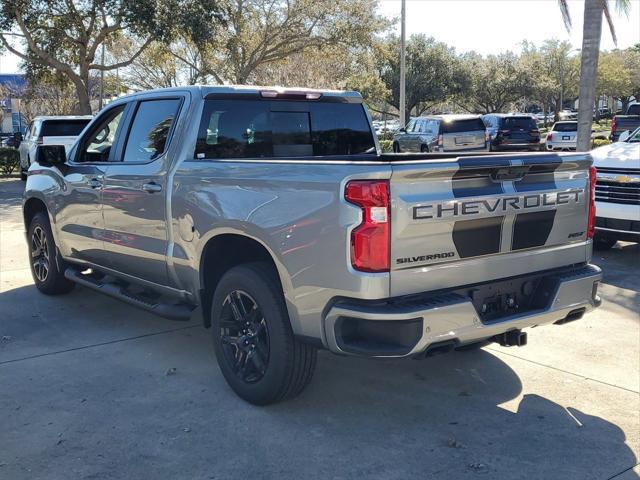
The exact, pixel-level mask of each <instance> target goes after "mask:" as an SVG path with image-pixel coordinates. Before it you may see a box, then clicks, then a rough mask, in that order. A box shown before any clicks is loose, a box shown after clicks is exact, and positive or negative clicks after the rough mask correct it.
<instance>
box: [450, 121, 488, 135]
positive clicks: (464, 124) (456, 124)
mask: <svg viewBox="0 0 640 480" xmlns="http://www.w3.org/2000/svg"><path fill="white" fill-rule="evenodd" d="M440 128H441V131H442V133H462V132H474V131H477V130H484V129H485V127H484V123H482V120H481V119H480V118H466V119H464V120H449V121H446V120H445V121H443V122H442V123H441V127H440Z"/></svg>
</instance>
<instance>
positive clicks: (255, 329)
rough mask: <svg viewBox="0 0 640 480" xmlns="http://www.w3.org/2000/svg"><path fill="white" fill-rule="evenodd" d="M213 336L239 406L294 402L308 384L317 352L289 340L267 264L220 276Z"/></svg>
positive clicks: (282, 307) (277, 285) (213, 305)
mask: <svg viewBox="0 0 640 480" xmlns="http://www.w3.org/2000/svg"><path fill="white" fill-rule="evenodd" d="M232 299H233V301H232ZM234 309H235V312H234ZM236 312H237V313H236ZM245 312H246V313H245ZM211 330H212V333H213V347H214V350H215V354H216V358H217V359H218V366H219V367H220V370H221V371H222V375H223V376H224V378H225V380H226V381H227V383H228V384H229V386H230V387H231V389H232V390H233V391H234V392H235V393H236V394H237V395H238V396H239V397H240V398H242V399H243V400H245V401H247V402H249V403H252V404H254V405H269V404H272V403H276V402H279V401H282V400H285V399H289V398H293V397H295V396H296V395H298V394H300V393H301V392H302V391H303V390H304V388H305V387H306V386H307V385H308V384H309V382H310V381H311V378H312V376H313V372H314V370H315V366H316V357H317V349H316V348H315V347H313V346H311V345H307V344H304V343H301V342H299V341H298V340H296V338H295V337H294V336H293V331H292V330H291V323H290V321H289V315H288V313H287V309H286V306H285V303H284V296H283V295H282V291H281V290H280V282H279V280H278V276H277V273H276V272H275V271H274V269H273V267H271V266H270V265H269V264H267V263H248V264H245V265H239V266H237V267H233V268H232V269H230V270H229V271H228V272H227V273H225V274H224V275H223V277H222V278H221V279H220V282H219V283H218V286H217V288H216V290H215V293H214V294H213V300H212V303H211Z"/></svg>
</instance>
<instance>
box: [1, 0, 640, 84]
mask: <svg viewBox="0 0 640 480" xmlns="http://www.w3.org/2000/svg"><path fill="white" fill-rule="evenodd" d="M610 3H611V4H612V5H613V1H611V2H610ZM583 4H584V1H583V0H570V1H569V10H570V12H571V18H572V20H573V28H572V31H571V33H570V34H569V33H567V31H566V29H565V27H564V23H563V22H562V15H561V14H560V9H559V8H558V2H557V0H407V34H408V35H411V34H412V33H424V34H426V35H428V36H432V37H434V38H435V39H436V40H439V41H443V42H445V43H447V44H449V45H451V46H454V47H455V48H456V50H457V51H458V52H468V51H471V50H475V51H476V52H478V53H481V54H483V55H487V54H490V53H500V52H504V51H507V50H511V51H518V50H519V48H520V43H521V42H522V40H529V41H531V42H533V43H535V44H537V45H540V44H541V43H542V42H543V41H544V40H546V39H549V38H557V39H560V40H569V41H570V42H571V43H572V44H573V46H574V48H580V47H581V45H582V15H583ZM380 13H381V14H382V15H384V16H386V17H389V18H393V17H398V18H399V17H400V0H381V1H380ZM614 21H615V25H616V32H617V34H618V48H627V47H629V46H631V45H634V44H635V43H640V0H631V13H630V15H629V17H628V18H626V17H624V16H623V17H620V16H618V15H617V14H615V13H614ZM396 30H397V31H398V33H399V32H400V26H399V22H398V24H397V25H396ZM600 47H601V49H602V50H611V49H612V48H615V45H614V43H613V40H612V38H611V34H610V33H609V30H608V27H607V26H606V24H605V25H603V30H602V41H601V45H600ZM19 63H20V62H19V59H18V58H17V57H16V56H14V55H10V54H4V55H2V56H0V73H15V72H18V71H19Z"/></svg>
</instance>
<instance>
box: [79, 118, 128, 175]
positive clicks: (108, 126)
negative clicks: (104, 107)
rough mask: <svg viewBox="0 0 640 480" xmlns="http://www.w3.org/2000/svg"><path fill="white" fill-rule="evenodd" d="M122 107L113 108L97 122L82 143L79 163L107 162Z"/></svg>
mask: <svg viewBox="0 0 640 480" xmlns="http://www.w3.org/2000/svg"><path fill="white" fill-rule="evenodd" d="M124 108H125V106H124V105H121V106H119V107H115V108H113V109H111V110H109V111H108V112H105V113H104V115H103V116H102V117H101V118H100V119H99V120H98V123H97V125H96V126H95V127H94V128H93V129H92V130H91V133H90V134H89V135H88V137H87V140H86V141H85V142H84V143H83V146H82V150H81V151H80V154H79V156H78V161H79V162H107V161H109V155H110V153H111V147H113V143H114V141H115V138H116V135H117V133H118V129H119V127H120V121H121V120H122V113H123V112H124Z"/></svg>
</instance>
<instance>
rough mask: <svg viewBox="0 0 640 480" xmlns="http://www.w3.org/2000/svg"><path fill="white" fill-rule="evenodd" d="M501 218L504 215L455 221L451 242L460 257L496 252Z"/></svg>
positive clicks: (497, 250) (498, 249) (498, 247)
mask: <svg viewBox="0 0 640 480" xmlns="http://www.w3.org/2000/svg"><path fill="white" fill-rule="evenodd" d="M503 220H504V216H500V217H489V218H478V219H476V220H462V221H460V222H456V223H455V225H454V226H453V243H454V245H455V246H456V250H457V251H458V255H460V258H469V257H477V256H479V255H489V254H491V253H498V252H499V251H500V239H501V237H502V221H503ZM463 274H464V273H463Z"/></svg>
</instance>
